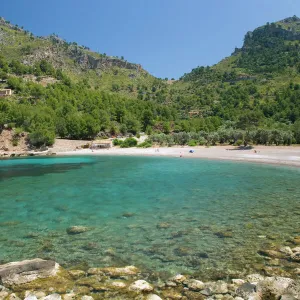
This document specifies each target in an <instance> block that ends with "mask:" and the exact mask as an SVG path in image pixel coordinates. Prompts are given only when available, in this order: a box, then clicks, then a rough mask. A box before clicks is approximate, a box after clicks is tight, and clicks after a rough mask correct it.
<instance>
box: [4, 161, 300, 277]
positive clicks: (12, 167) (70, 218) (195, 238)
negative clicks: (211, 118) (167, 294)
mask: <svg viewBox="0 0 300 300" xmlns="http://www.w3.org/2000/svg"><path fill="white" fill-rule="evenodd" d="M299 182H300V169H296V168H283V167H274V166H267V165H263V166H260V165H257V164H248V163H233V162H222V161H208V160H200V159H179V158H160V157H108V156H105V157H61V158H60V157H55V158H26V159H13V160H2V161H0V245H1V247H0V263H5V262H8V261H14V260H21V259H25V258H34V257H42V258H52V259H55V260H56V261H58V262H59V263H61V264H62V265H64V266H66V267H74V266H77V265H81V266H84V265H89V266H108V265H116V266H121V265H128V264H133V265H136V266H138V267H140V268H142V269H144V270H149V271H155V272H160V273H161V274H165V275H166V276H167V275H169V274H175V273H178V272H182V273H199V274H202V276H204V275H205V276H207V277H210V276H211V275H212V274H216V273H220V274H224V276H225V275H226V274H228V273H235V272H249V271H252V270H255V268H256V266H257V265H259V264H261V263H263V262H264V261H263V259H262V257H260V256H259V255H258V254H257V251H258V250H259V249H261V248H262V247H267V246H269V244H271V243H273V244H276V243H279V244H280V243H284V241H285V240H287V239H288V238H290V237H292V236H295V235H297V234H299V233H300V232H299V229H300V226H299V224H300V218H299V215H300V202H299V199H300V187H299ZM126 213H130V214H129V215H128V214H126ZM124 214H125V216H124ZM73 225H83V226H88V227H90V229H91V230H90V231H88V232H85V233H82V234H78V235H68V234H67V233H66V229H67V228H68V227H69V226H73ZM224 234H225V235H226V236H229V237H222V235H224Z"/></svg>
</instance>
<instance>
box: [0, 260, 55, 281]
mask: <svg viewBox="0 0 300 300" xmlns="http://www.w3.org/2000/svg"><path fill="white" fill-rule="evenodd" d="M58 268H59V265H58V264H57V263H55V261H52V260H43V259H40V258H35V259H32V260H24V261H19V262H11V263H8V264H5V265H1V266H0V278H1V281H2V283H3V284H5V285H13V284H16V285H18V284H23V283H27V282H30V281H33V280H35V279H38V278H47V277H49V276H54V275H56V273H57V271H58Z"/></svg>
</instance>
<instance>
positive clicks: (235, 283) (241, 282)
mask: <svg viewBox="0 0 300 300" xmlns="http://www.w3.org/2000/svg"><path fill="white" fill-rule="evenodd" d="M231 282H232V283H233V284H234V285H242V284H244V283H245V280H243V279H232V280H231Z"/></svg>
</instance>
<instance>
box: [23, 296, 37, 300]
mask: <svg viewBox="0 0 300 300" xmlns="http://www.w3.org/2000/svg"><path fill="white" fill-rule="evenodd" d="M24 300H37V297H36V296H35V295H29V296H28V297H26V298H25V299H24Z"/></svg>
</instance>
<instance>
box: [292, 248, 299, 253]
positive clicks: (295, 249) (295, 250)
mask: <svg viewBox="0 0 300 300" xmlns="http://www.w3.org/2000/svg"><path fill="white" fill-rule="evenodd" d="M292 251H293V252H300V247H295V248H293V249H292Z"/></svg>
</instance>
